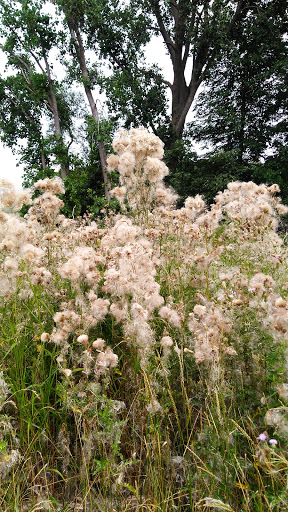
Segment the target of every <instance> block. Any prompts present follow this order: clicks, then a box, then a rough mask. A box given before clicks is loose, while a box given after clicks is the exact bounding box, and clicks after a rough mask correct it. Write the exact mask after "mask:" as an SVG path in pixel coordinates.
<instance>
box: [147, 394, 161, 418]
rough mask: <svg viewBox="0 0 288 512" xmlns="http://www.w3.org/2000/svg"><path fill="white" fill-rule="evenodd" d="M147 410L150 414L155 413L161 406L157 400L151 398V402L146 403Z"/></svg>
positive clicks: (159, 410)
mask: <svg viewBox="0 0 288 512" xmlns="http://www.w3.org/2000/svg"><path fill="white" fill-rule="evenodd" d="M147 411H148V412H149V413H150V414H157V412H161V411H162V407H161V405H160V404H159V402H158V400H156V398H153V399H152V400H151V402H150V403H149V404H148V405H147Z"/></svg>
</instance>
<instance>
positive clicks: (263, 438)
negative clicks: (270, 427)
mask: <svg viewBox="0 0 288 512" xmlns="http://www.w3.org/2000/svg"><path fill="white" fill-rule="evenodd" d="M257 439H259V441H266V439H267V436H266V434H264V432H262V434H260V436H258V437H257Z"/></svg>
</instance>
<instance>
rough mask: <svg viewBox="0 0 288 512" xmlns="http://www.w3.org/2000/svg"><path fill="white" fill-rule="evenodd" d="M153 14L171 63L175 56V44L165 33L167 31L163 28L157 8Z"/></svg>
mask: <svg viewBox="0 0 288 512" xmlns="http://www.w3.org/2000/svg"><path fill="white" fill-rule="evenodd" d="M153 12H154V14H155V16H156V19H157V22H158V26H159V29H160V32H161V34H162V37H163V39H164V41H165V43H166V46H167V49H168V52H169V53H170V55H171V59H172V61H173V60H174V56H175V52H174V50H175V43H174V42H173V41H172V39H171V37H170V35H169V34H168V32H167V30H166V28H165V25H164V22H163V19H162V17H161V13H160V10H159V8H158V6H157V7H156V8H154V9H153Z"/></svg>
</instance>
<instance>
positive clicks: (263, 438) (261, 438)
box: [257, 432, 277, 444]
mask: <svg viewBox="0 0 288 512" xmlns="http://www.w3.org/2000/svg"><path fill="white" fill-rule="evenodd" d="M257 439H259V441H266V439H267V436H266V434H264V432H263V433H262V434H260V436H258V437H257ZM276 443H277V441H276ZM272 444H273V443H272Z"/></svg>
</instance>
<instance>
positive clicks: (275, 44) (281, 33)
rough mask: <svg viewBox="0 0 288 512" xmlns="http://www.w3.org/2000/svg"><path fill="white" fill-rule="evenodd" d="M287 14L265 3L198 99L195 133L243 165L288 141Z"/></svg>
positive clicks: (236, 35)
mask: <svg viewBox="0 0 288 512" xmlns="http://www.w3.org/2000/svg"><path fill="white" fill-rule="evenodd" d="M287 30H288V9H287V4H286V2H284V1H283V0H273V2H272V1H271V2H265V3H264V2H263V3H262V4H261V6H258V7H257V9H256V8H255V9H254V10H252V11H251V12H250V14H249V16H247V17H245V18H244V19H242V20H241V21H240V22H239V24H238V26H235V27H234V30H233V32H232V39H231V43H232V44H231V46H230V47H229V48H226V51H225V52H223V55H222V56H221V59H219V60H218V62H217V64H216V65H215V68H214V69H213V71H211V73H210V76H209V80H207V82H206V83H205V82H204V84H205V85H206V87H205V88H204V90H203V92H202V93H201V94H200V96H199V100H198V108H197V109H196V116H195V123H194V129H193V128H192V133H193V136H194V138H195V137H197V138H198V140H200V141H201V140H202V141H205V140H206V141H208V142H210V143H212V144H213V146H214V147H216V148H217V147H219V148H221V150H224V151H232V150H233V151H234V152H235V151H236V152H237V156H238V159H239V160H240V161H242V160H243V158H244V159H246V160H247V159H250V160H251V159H252V160H256V161H257V160H258V159H259V157H260V156H263V155H264V154H265V151H266V150H267V149H269V148H270V149H271V148H272V147H274V149H276V147H277V146H278V145H279V144H280V145H281V144H282V145H283V143H285V140H286V138H287V121H288V117H287V107H288V104H287V102H288V99H287V98H288V94H287V93H288V90H287V87H288V84H287V66H288V51H287V50H288V47H287V46H288V42H287V37H286V34H287Z"/></svg>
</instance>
